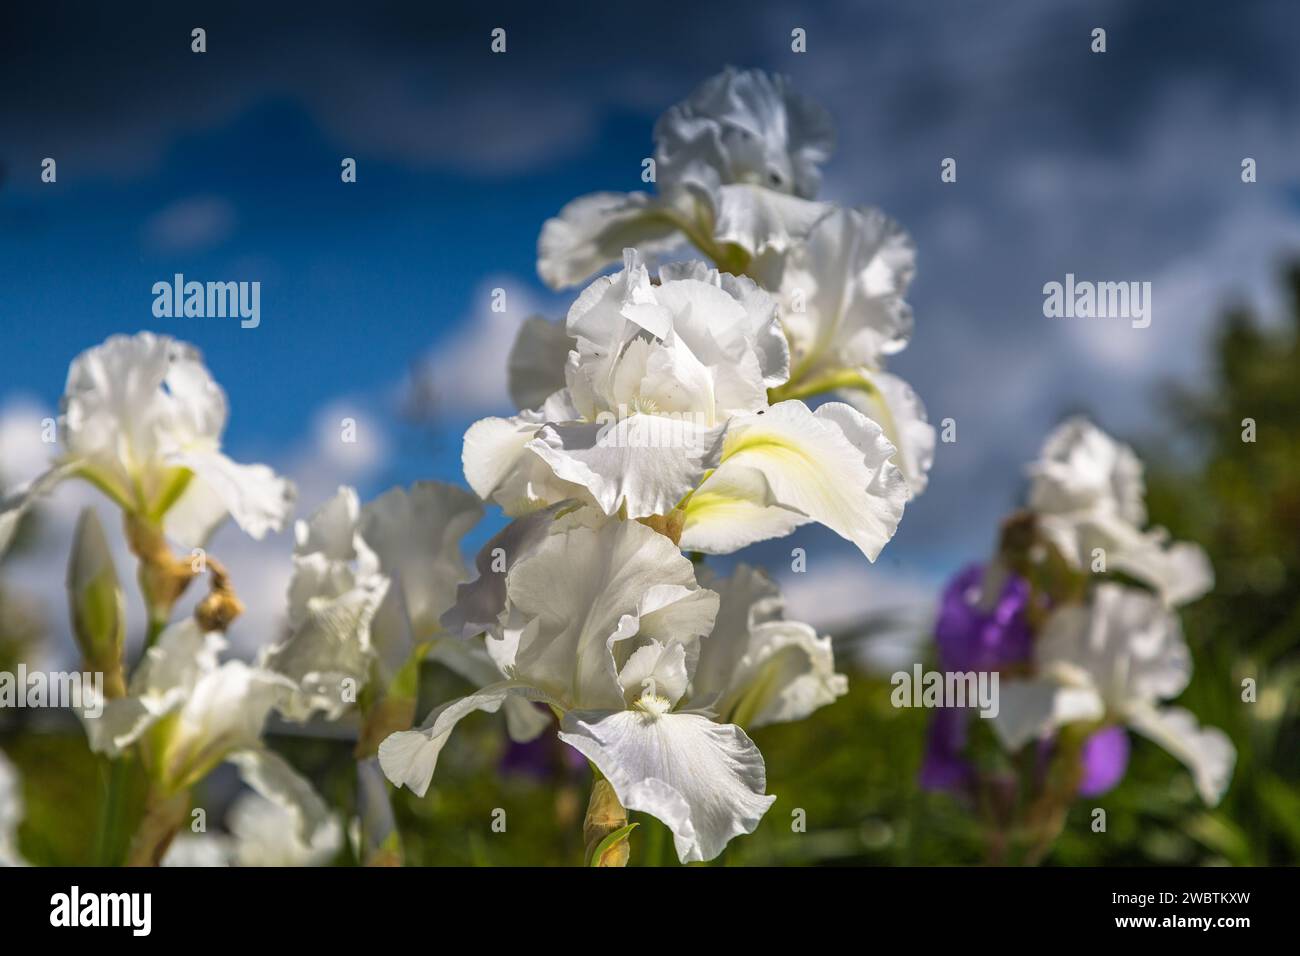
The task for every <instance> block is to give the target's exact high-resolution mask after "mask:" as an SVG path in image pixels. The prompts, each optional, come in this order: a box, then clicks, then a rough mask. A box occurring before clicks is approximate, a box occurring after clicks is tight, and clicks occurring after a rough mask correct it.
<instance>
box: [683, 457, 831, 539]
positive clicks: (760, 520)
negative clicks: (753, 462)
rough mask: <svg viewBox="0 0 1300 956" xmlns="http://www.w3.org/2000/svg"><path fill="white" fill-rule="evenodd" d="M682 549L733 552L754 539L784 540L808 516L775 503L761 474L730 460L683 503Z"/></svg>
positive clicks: (804, 521)
mask: <svg viewBox="0 0 1300 956" xmlns="http://www.w3.org/2000/svg"><path fill="white" fill-rule="evenodd" d="M685 512H686V518H685V523H684V524H683V526H682V536H681V546H682V549H683V550H684V551H702V552H703V553H705V554H731V553H733V552H735V551H739V550H740V549H741V548H744V547H748V546H749V545H751V544H754V543H755V542H758V541H767V540H768V539H770V538H784V537H785V536H786V535H788V534H789V533H790V532H791V531H793V530H794V529H795V528H797V527H799V526H800V525H803V524H807V523H808V522H809V521H811V520H812V519H811V518H809V517H808V516H807V515H805V514H804V513H803V512H800V511H795V510H793V509H791V508H787V507H785V506H784V505H781V504H779V503H778V502H777V500H776V496H775V495H774V494H773V492H772V488H771V486H770V485H769V484H768V482H767V478H766V477H765V476H764V475H763V472H761V471H759V470H758V469H756V468H749V467H747V466H745V465H741V464H735V463H731V462H728V463H726V464H725V465H723V466H722V467H721V468H719V469H718V470H717V471H715V472H714V473H713V474H712V475H710V476H709V477H708V479H707V480H706V481H705V482H704V484H703V485H701V486H700V487H699V489H697V490H696V492H695V493H694V494H693V495H691V498H690V501H688V502H687V504H686V508H685Z"/></svg>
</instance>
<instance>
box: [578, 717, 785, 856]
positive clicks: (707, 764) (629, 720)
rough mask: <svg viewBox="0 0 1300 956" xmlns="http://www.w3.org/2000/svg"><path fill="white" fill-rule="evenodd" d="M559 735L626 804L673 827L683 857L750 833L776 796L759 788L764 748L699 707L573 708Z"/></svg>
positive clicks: (711, 852)
mask: <svg viewBox="0 0 1300 956" xmlns="http://www.w3.org/2000/svg"><path fill="white" fill-rule="evenodd" d="M561 726H562V730H561V732H560V739H561V740H563V741H564V742H565V743H567V744H569V746H571V747H573V748H574V749H576V750H577V751H578V752H580V753H581V754H583V755H584V756H585V757H586V758H587V759H588V760H590V761H591V762H592V763H594V764H595V765H596V767H597V768H598V769H599V770H600V772H601V773H602V774H604V775H605V777H606V778H607V779H608V780H609V782H610V783H611V784H612V785H613V787H614V792H615V793H616V794H618V798H619V801H620V802H621V803H622V804H623V806H625V807H627V808H628V809H629V810H639V811H641V812H643V813H649V814H650V815H651V816H654V817H656V818H657V819H659V820H661V821H662V822H663V823H664V825H665V826H667V827H668V828H669V829H670V830H671V831H672V833H673V845H674V846H675V847H676V849H677V857H678V859H680V860H681V861H682V862H683V863H690V862H692V861H697V860H712V859H713V858H714V857H716V856H717V855H718V854H719V853H721V852H722V851H723V849H724V848H725V847H726V845H727V843H728V842H730V840H731V838H732V837H735V836H740V835H741V834H745V833H753V832H754V830H755V828H756V827H757V826H758V823H759V820H761V819H762V817H763V814H764V813H766V812H767V808H768V807H770V806H771V805H772V802H773V801H774V800H775V799H776V797H775V796H771V795H766V794H764V790H765V789H766V788H767V773H766V769H765V767H764V766H763V755H762V754H761V753H759V752H758V748H757V747H755V746H754V743H753V741H751V740H750V739H749V737H748V736H746V734H745V732H744V731H743V730H741V729H740V728H739V727H737V726H735V725H734V724H719V723H715V722H713V721H711V720H709V719H707V718H705V717H701V716H700V715H698V714H673V713H664V714H656V713H653V712H648V711H642V710H622V711H616V712H614V713H601V712H572V713H569V714H566V715H565V717H564V721H563V723H562V725H561Z"/></svg>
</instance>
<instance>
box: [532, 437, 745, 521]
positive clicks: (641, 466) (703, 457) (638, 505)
mask: <svg viewBox="0 0 1300 956" xmlns="http://www.w3.org/2000/svg"><path fill="white" fill-rule="evenodd" d="M720 437H721V429H720V428H708V427H704V426H701V425H699V424H696V423H695V422H693V421H691V420H689V419H683V418H669V417H667V416H660V415H632V416H630V417H628V418H624V419H621V420H619V421H611V422H608V423H593V424H585V423H575V424H554V425H547V426H545V427H544V428H543V429H542V430H541V431H540V432H538V434H537V437H536V438H534V439H533V440H532V441H531V442H529V444H528V449H529V451H531V452H532V453H533V454H535V455H536V456H537V457H538V458H540V459H541V460H542V461H544V462H546V464H548V465H549V466H550V467H551V469H552V471H553V472H554V473H555V476H556V477H557V478H558V479H560V480H561V481H563V482H565V483H567V484H570V485H577V486H579V487H582V488H585V489H586V490H587V492H588V493H589V494H590V496H591V497H592V498H593V499H595V501H596V502H597V503H598V504H599V505H600V508H601V510H603V511H604V512H605V513H606V514H611V515H612V514H614V513H615V512H618V511H619V510H620V508H622V507H624V506H626V509H627V511H626V514H627V516H628V517H630V518H641V517H645V516H647V515H655V514H667V513H668V512H669V511H671V510H672V509H673V507H674V506H675V505H676V504H677V502H679V501H680V500H681V499H682V498H683V497H684V496H685V495H686V493H687V492H689V491H691V490H692V489H694V488H695V487H696V485H698V484H699V483H700V480H701V479H702V478H703V477H704V472H705V471H706V470H708V469H709V468H711V467H713V464H714V463H715V462H716V461H717V453H718V446H719V439H720Z"/></svg>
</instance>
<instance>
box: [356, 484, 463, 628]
mask: <svg viewBox="0 0 1300 956" xmlns="http://www.w3.org/2000/svg"><path fill="white" fill-rule="evenodd" d="M482 517H483V506H482V505H481V504H480V503H479V501H478V500H477V499H476V498H475V497H474V496H473V495H472V494H470V493H469V492H467V491H464V490H462V489H461V488H457V487H456V486H454V485H448V484H443V483H442V482H437V481H420V482H416V483H415V484H414V485H412V486H411V489H410V491H407V490H405V489H403V488H393V489H391V490H389V491H386V492H385V493H384V494H382V495H380V496H379V497H378V498H376V499H375V500H374V501H371V502H368V503H367V504H366V505H365V507H364V508H362V509H361V521H360V525H359V531H360V534H361V537H362V538H363V539H364V540H365V543H366V545H367V546H369V547H370V548H371V549H372V550H373V551H374V553H375V554H376V555H377V556H378V558H379V569H380V571H381V572H382V573H383V574H385V575H387V576H388V577H390V578H391V579H393V580H394V581H395V582H397V583H398V586H400V587H401V589H402V593H403V596H404V598H405V605H406V610H407V613H408V614H409V617H410V622H411V632H412V636H413V638H414V639H415V640H416V641H423V640H427V639H429V638H430V637H432V636H433V635H434V634H435V633H437V631H438V630H439V624H438V619H439V618H440V617H441V616H442V614H443V612H444V611H446V610H447V609H448V608H449V607H451V605H452V604H453V603H455V600H456V586H457V585H458V584H460V583H461V582H462V581H464V580H465V579H466V578H467V577H469V570H468V568H466V566H465V560H464V558H463V557H462V556H461V551H460V540H461V538H462V537H464V536H465V534H466V533H467V532H468V531H469V530H470V529H471V528H472V527H474V525H476V524H477V523H478V521H479V519H480V518H482Z"/></svg>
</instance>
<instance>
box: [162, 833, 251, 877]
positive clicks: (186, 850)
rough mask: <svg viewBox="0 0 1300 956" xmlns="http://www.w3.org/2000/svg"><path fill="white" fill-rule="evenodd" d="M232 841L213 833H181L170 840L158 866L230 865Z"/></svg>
mask: <svg viewBox="0 0 1300 956" xmlns="http://www.w3.org/2000/svg"><path fill="white" fill-rule="evenodd" d="M234 852H235V847H234V841H233V840H231V839H230V838H229V837H227V836H224V835H220V834H215V833H181V834H180V835H179V836H177V837H176V839H174V840H172V842H171V845H170V846H169V847H167V852H166V853H164V854H163V858H162V860H161V861H159V863H158V865H159V866H170V867H187V868H190V867H212V866H232V865H233V864H232V862H231V861H232V859H233V855H234Z"/></svg>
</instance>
